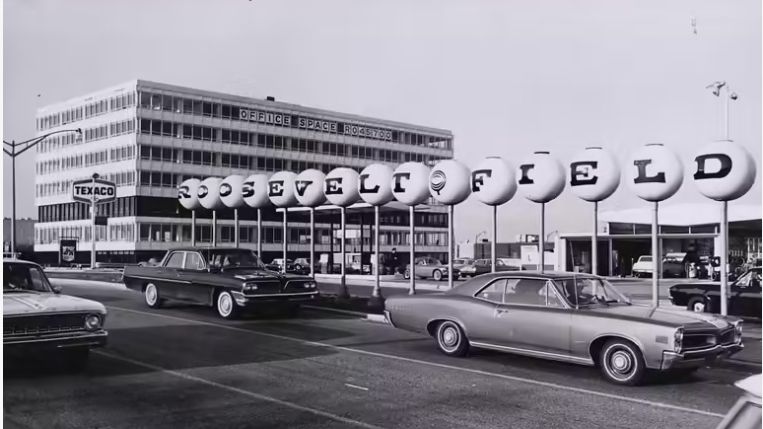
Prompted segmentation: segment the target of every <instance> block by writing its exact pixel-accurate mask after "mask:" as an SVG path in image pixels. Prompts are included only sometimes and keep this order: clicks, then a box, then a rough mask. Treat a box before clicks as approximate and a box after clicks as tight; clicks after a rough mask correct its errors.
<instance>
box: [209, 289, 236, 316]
mask: <svg viewBox="0 0 763 429" xmlns="http://www.w3.org/2000/svg"><path fill="white" fill-rule="evenodd" d="M216 302H217V304H216V306H215V307H216V308H217V314H218V315H220V317H222V318H223V319H235V318H237V317H238V315H239V308H238V304H236V301H235V300H234V299H233V295H231V293H230V292H228V291H222V292H220V293H219V294H217V300H216Z"/></svg>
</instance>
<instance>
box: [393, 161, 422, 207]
mask: <svg viewBox="0 0 763 429" xmlns="http://www.w3.org/2000/svg"><path fill="white" fill-rule="evenodd" d="M390 186H391V187H392V195H393V196H394V197H395V199H396V200H398V201H400V202H401V203H403V204H405V205H407V206H415V205H417V204H422V203H425V202H426V201H427V199H429V168H428V167H427V166H426V165H424V164H421V163H418V162H406V163H405V164H401V165H399V166H398V167H397V168H396V169H395V171H394V172H393V173H392V180H391V181H390Z"/></svg>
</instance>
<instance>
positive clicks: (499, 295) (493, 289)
mask: <svg viewBox="0 0 763 429" xmlns="http://www.w3.org/2000/svg"><path fill="white" fill-rule="evenodd" d="M505 287H506V279H498V280H495V281H493V282H492V283H490V284H489V285H487V286H485V287H484V288H483V289H482V290H481V291H479V293H478V294H477V297H478V298H482V299H484V300H487V301H490V302H495V303H497V304H500V303H502V302H503V294H504V289H505Z"/></svg>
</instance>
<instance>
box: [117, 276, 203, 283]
mask: <svg viewBox="0 0 763 429" xmlns="http://www.w3.org/2000/svg"><path fill="white" fill-rule="evenodd" d="M130 277H132V278H134V279H141V280H151V281H155V282H173V283H185V284H191V282H189V281H188V280H176V279H170V278H159V277H147V276H130Z"/></svg>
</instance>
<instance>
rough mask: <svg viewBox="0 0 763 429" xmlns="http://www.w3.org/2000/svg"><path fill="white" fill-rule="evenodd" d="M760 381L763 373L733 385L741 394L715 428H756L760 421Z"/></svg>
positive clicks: (762, 378)
mask: <svg viewBox="0 0 763 429" xmlns="http://www.w3.org/2000/svg"><path fill="white" fill-rule="evenodd" d="M761 383H763V375H761V374H755V375H752V376H750V377H747V378H745V379H742V380H739V381H737V382H736V383H734V385H735V386H736V387H738V388H740V389H742V392H743V393H742V396H741V397H740V398H739V399H738V400H737V402H736V403H735V404H734V405H733V406H732V407H731V409H730V410H729V412H728V413H726V416H725V417H724V418H723V420H722V421H721V423H720V424H718V427H717V428H716V429H758V428H760V422H761V417H762V416H761V412H760V410H761Z"/></svg>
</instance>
